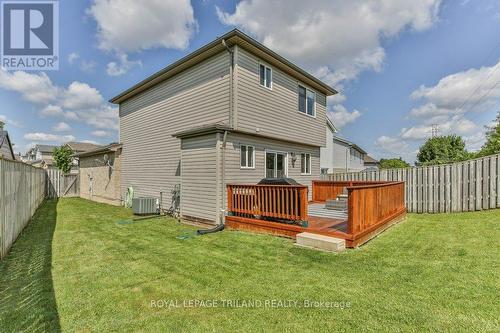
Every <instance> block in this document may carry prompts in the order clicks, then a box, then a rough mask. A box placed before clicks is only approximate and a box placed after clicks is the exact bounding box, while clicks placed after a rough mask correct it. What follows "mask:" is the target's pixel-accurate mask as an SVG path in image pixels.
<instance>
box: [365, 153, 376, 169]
mask: <svg viewBox="0 0 500 333" xmlns="http://www.w3.org/2000/svg"><path fill="white" fill-rule="evenodd" d="M364 164H365V170H366V169H369V170H378V169H380V162H379V161H377V160H376V159H374V158H373V157H371V156H370V155H365V157H364Z"/></svg>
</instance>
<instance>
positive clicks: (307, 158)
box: [300, 153, 311, 175]
mask: <svg viewBox="0 0 500 333" xmlns="http://www.w3.org/2000/svg"><path fill="white" fill-rule="evenodd" d="M300 173H301V174H303V175H310V174H311V154H306V153H302V154H300Z"/></svg>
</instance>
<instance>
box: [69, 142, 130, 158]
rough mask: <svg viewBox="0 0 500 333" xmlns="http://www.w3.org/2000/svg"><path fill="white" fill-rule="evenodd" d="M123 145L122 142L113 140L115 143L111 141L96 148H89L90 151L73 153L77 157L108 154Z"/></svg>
mask: <svg viewBox="0 0 500 333" xmlns="http://www.w3.org/2000/svg"><path fill="white" fill-rule="evenodd" d="M121 147H122V144H121V143H116V142H113V143H110V144H109V145H107V146H100V147H99V148H96V149H93V150H89V151H85V152H81V153H76V154H73V156H75V157H86V156H93V155H99V154H106V153H111V152H115V151H117V150H118V149H120V148H121Z"/></svg>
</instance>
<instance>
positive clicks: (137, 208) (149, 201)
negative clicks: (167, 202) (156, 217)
mask: <svg viewBox="0 0 500 333" xmlns="http://www.w3.org/2000/svg"><path fill="white" fill-rule="evenodd" d="M159 210H160V207H159V200H158V199H157V198H133V199H132V211H133V212H134V214H135V215H148V214H158V212H159Z"/></svg>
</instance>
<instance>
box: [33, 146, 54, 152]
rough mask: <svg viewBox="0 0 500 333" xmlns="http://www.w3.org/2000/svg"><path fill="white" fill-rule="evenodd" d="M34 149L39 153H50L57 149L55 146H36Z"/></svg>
mask: <svg viewBox="0 0 500 333" xmlns="http://www.w3.org/2000/svg"><path fill="white" fill-rule="evenodd" d="M35 148H38V150H39V151H41V152H42V153H52V152H53V151H54V148H57V146H52V145H36V146H35Z"/></svg>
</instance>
